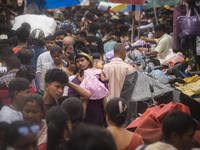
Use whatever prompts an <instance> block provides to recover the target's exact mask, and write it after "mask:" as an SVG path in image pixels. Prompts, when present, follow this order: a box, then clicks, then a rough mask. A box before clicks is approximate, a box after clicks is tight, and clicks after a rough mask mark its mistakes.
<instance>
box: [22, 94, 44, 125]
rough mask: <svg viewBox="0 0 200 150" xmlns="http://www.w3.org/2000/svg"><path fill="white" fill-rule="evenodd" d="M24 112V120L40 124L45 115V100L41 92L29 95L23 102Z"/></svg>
mask: <svg viewBox="0 0 200 150" xmlns="http://www.w3.org/2000/svg"><path fill="white" fill-rule="evenodd" d="M22 114H23V118H24V121H28V122H31V123H33V124H37V125H40V123H41V121H42V119H43V117H44V100H43V97H42V96H41V95H39V94H30V95H28V96H27V97H26V98H25V100H24V103H23V107H22Z"/></svg>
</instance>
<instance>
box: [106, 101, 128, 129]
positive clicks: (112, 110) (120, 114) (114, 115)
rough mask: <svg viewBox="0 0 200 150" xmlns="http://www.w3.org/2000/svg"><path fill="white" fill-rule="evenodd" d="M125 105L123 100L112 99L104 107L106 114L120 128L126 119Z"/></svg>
mask: <svg viewBox="0 0 200 150" xmlns="http://www.w3.org/2000/svg"><path fill="white" fill-rule="evenodd" d="M127 107H128V106H127V103H126V101H125V100H124V99H123V98H113V99H111V100H110V101H109V102H108V103H107V105H106V113H107V114H108V117H109V118H110V120H111V121H112V122H114V123H115V124H116V126H118V127H120V126H122V125H123V124H124V123H125V121H126V117H127Z"/></svg>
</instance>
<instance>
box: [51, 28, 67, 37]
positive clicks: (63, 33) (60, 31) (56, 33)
mask: <svg viewBox="0 0 200 150" xmlns="http://www.w3.org/2000/svg"><path fill="white" fill-rule="evenodd" d="M60 35H64V36H67V33H66V32H65V30H63V29H59V30H57V31H56V32H55V33H54V37H55V38H56V36H60Z"/></svg>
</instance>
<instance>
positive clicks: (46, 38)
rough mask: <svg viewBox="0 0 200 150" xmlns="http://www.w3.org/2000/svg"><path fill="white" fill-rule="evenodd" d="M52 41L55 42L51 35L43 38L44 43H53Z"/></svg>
mask: <svg viewBox="0 0 200 150" xmlns="http://www.w3.org/2000/svg"><path fill="white" fill-rule="evenodd" d="M54 40H55V37H54V36H53V35H51V34H50V35H48V36H47V37H45V41H54Z"/></svg>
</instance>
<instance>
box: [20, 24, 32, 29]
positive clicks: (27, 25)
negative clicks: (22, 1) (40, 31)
mask: <svg viewBox="0 0 200 150" xmlns="http://www.w3.org/2000/svg"><path fill="white" fill-rule="evenodd" d="M21 27H23V28H26V29H27V30H30V29H31V25H30V24H29V23H27V22H24V23H22V24H21Z"/></svg>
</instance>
